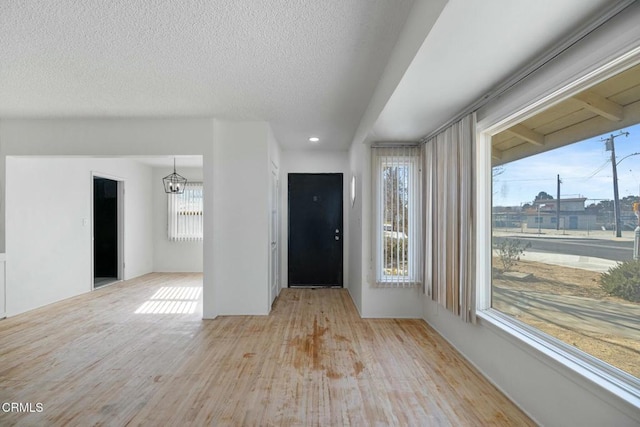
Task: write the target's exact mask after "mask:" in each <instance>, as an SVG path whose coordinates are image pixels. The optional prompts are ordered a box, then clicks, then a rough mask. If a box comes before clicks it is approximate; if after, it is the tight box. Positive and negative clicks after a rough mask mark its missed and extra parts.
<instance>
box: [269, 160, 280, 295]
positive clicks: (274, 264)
mask: <svg viewBox="0 0 640 427" xmlns="http://www.w3.org/2000/svg"><path fill="white" fill-rule="evenodd" d="M279 187H280V185H279V179H278V170H277V169H275V168H272V170H271V225H270V233H269V234H270V244H271V253H270V254H269V257H270V263H269V265H270V270H271V274H270V275H269V276H270V278H269V279H270V290H269V303H270V304H273V301H274V300H275V299H276V297H277V296H278V291H279V288H280V284H279V283H280V274H279V273H280V257H279V256H278V251H279V246H280V245H279V244H278V241H279V227H278V223H279V218H280V215H279V209H278V200H279Z"/></svg>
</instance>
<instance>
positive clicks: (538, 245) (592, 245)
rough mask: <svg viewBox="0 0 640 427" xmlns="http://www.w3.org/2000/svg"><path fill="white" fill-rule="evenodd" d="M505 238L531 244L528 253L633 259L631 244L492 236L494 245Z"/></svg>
mask: <svg viewBox="0 0 640 427" xmlns="http://www.w3.org/2000/svg"><path fill="white" fill-rule="evenodd" d="M505 238H509V239H518V240H520V241H521V242H523V243H524V244H526V243H531V247H529V248H528V249H527V251H528V252H547V253H558V254H567V255H578V256H588V257H596V258H602V259H609V260H613V261H626V260H630V259H632V258H633V242H631V241H628V240H626V241H615V240H610V239H595V238H562V237H545V236H540V237H538V236H515V237H500V236H494V237H493V241H494V245H495V244H497V243H499V242H500V241H502V240H503V239H505Z"/></svg>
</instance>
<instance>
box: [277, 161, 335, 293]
mask: <svg viewBox="0 0 640 427" xmlns="http://www.w3.org/2000/svg"><path fill="white" fill-rule="evenodd" d="M289 286H342V174H341V173H326V174H325V173H323V174H308V173H290V174H289Z"/></svg>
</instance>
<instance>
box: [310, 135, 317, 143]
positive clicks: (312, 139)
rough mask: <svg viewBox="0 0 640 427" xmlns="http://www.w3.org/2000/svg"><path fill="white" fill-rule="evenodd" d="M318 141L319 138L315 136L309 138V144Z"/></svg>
mask: <svg viewBox="0 0 640 427" xmlns="http://www.w3.org/2000/svg"><path fill="white" fill-rule="evenodd" d="M318 141H320V138H318V137H317V136H312V137H311V138H309V142H318Z"/></svg>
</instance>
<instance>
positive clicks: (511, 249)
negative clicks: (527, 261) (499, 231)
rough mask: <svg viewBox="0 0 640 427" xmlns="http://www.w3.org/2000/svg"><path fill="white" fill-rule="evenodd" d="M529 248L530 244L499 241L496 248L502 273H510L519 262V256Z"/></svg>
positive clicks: (507, 240)
mask: <svg viewBox="0 0 640 427" xmlns="http://www.w3.org/2000/svg"><path fill="white" fill-rule="evenodd" d="M530 247H531V243H530V242H528V243H527V244H526V245H525V244H523V243H522V242H521V241H520V240H518V239H503V240H501V241H500V243H498V245H497V248H498V256H499V257H500V263H501V264H502V272H503V273H506V272H508V271H510V270H511V269H512V268H513V267H514V266H515V265H516V264H517V262H518V261H520V256H522V255H523V254H524V251H525V250H527V249H528V248H530Z"/></svg>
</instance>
